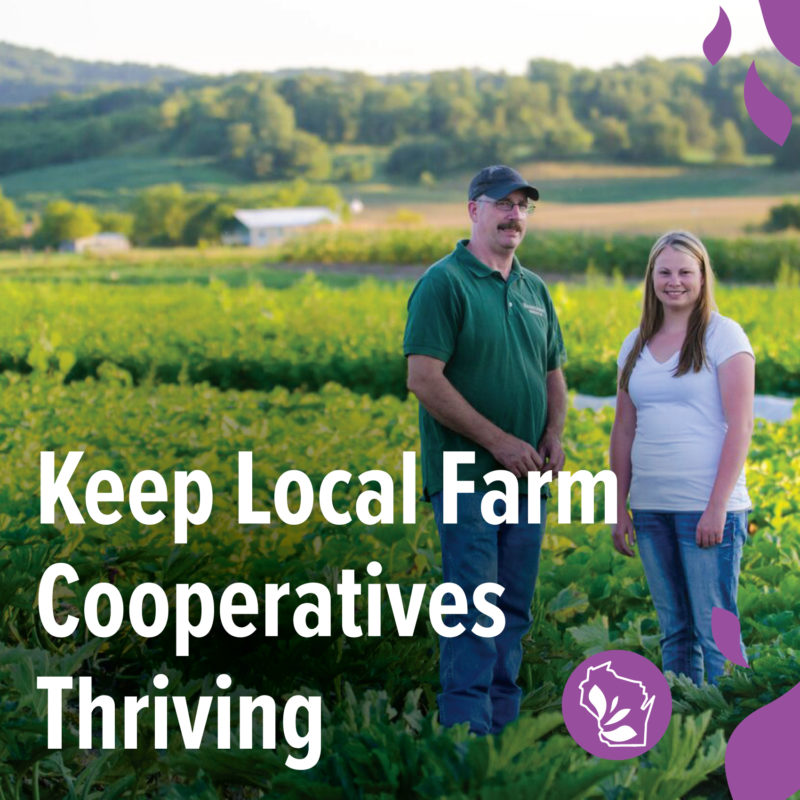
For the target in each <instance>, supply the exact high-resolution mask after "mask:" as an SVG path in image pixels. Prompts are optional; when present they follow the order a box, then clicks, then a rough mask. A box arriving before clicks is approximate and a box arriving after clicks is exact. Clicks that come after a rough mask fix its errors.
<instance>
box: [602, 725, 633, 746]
mask: <svg viewBox="0 0 800 800" xmlns="http://www.w3.org/2000/svg"><path fill="white" fill-rule="evenodd" d="M603 736H605V738H606V739H609V740H610V741H612V742H627V741H629V740H631V739H633V737H634V736H636V731H635V730H634V729H633V728H631V726H630V725H623V726H622V727H621V728H616V729H615V730H613V731H606V730H604V731H603Z"/></svg>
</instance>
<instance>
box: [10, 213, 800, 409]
mask: <svg viewBox="0 0 800 800" xmlns="http://www.w3.org/2000/svg"><path fill="white" fill-rule="evenodd" d="M406 233H407V229H405V228H398V230H397V234H398V237H399V238H402V236H403V235H405V234H406ZM107 270H108V265H106V274H107ZM62 277H65V276H62ZM156 277H157V276H156ZM186 277H187V273H186V272H183V273H182V275H180V274H179V275H178V276H177V278H176V280H177V281H180V282H182V281H185V280H186ZM550 288H551V293H552V296H553V301H554V303H555V307H556V310H557V311H558V314H559V319H560V322H561V327H562V330H563V332H564V339H565V342H566V343H567V348H568V355H569V357H568V361H567V364H566V374H567V380H568V383H569V385H570V386H571V387H572V388H573V389H575V390H578V391H581V392H584V393H588V394H595V395H610V394H613V393H614V391H615V380H616V371H617V368H616V357H617V352H618V348H619V345H620V343H621V342H622V340H623V339H624V338H625V336H626V335H627V334H628V332H629V331H630V330H631V329H633V328H634V327H635V326H636V324H637V323H638V319H639V314H640V310H639V309H640V303H641V290H640V289H633V288H626V287H625V286H620V285H613V286H607V285H603V284H602V283H601V282H600V281H599V279H597V278H595V279H593V280H592V282H591V283H589V284H587V285H586V286H577V285H566V284H554V285H552V286H551V287H550ZM409 291H410V284H405V283H402V284H399V285H397V284H379V283H375V282H372V281H366V282H363V283H361V284H360V285H359V286H358V287H356V288H353V289H349V290H347V291H342V290H340V289H335V288H331V287H330V286H326V285H324V284H323V283H322V282H320V281H317V280H315V279H313V278H312V277H310V276H309V277H307V278H305V279H303V280H301V281H299V282H296V283H294V284H293V285H292V286H290V287H289V288H286V289H268V288H265V287H264V286H262V285H259V284H253V285H245V286H238V287H232V286H229V285H227V284H226V283H224V282H222V281H219V280H215V281H213V282H211V283H208V281H207V277H205V279H204V280H203V281H202V282H196V283H194V284H192V285H180V283H175V282H174V281H173V282H169V283H167V282H163V283H158V282H156V283H153V282H152V278H151V280H150V283H149V285H148V284H146V283H143V285H139V286H131V285H121V286H118V285H114V282H108V283H105V284H100V283H86V284H83V285H80V284H79V285H74V284H69V283H58V284H53V283H48V282H42V281H40V282H26V281H22V280H14V281H8V282H6V284H5V288H4V292H3V293H2V295H0V310H2V313H3V318H4V319H5V320H6V326H4V328H3V329H1V330H0V368H2V369H6V370H13V371H18V372H22V373H27V372H29V371H31V370H34V371H37V372H52V371H55V372H59V373H62V374H63V377H64V379H65V380H67V381H74V380H81V379H83V378H85V377H87V376H94V375H96V374H97V372H98V369H99V368H100V366H101V365H102V364H104V363H112V364H115V365H117V366H118V367H121V368H122V369H124V370H125V371H126V372H127V373H129V375H130V378H131V380H132V381H133V382H134V383H139V382H142V381H147V380H151V381H156V382H159V383H161V382H166V383H172V382H177V381H180V382H186V381H188V382H191V383H201V382H204V381H208V382H210V383H212V384H213V385H215V386H220V387H223V388H237V389H251V388H252V389H268V388H271V387H273V386H276V385H284V386H289V387H299V386H305V387H310V388H318V387H320V386H323V385H324V384H325V383H327V382H328V381H336V382H338V383H341V384H344V385H346V386H349V387H351V388H353V389H354V390H357V391H361V392H366V393H369V394H371V395H374V396H379V395H383V394H394V395H397V396H401V397H404V396H405V394H406V387H405V360H404V359H403V356H402V353H401V345H400V342H401V341H402V333H403V327H404V324H405V313H406V312H405V308H406V301H407V298H408V294H409ZM797 294H798V289H796V288H794V289H791V288H786V289H784V290H782V292H781V302H776V300H775V295H774V290H772V289H769V288H764V287H759V288H748V289H738V290H737V289H728V290H726V289H724V288H723V289H721V290H720V291H719V292H718V301H719V305H720V308H721V310H722V312H723V313H725V314H727V315H729V316H731V317H733V318H734V319H736V320H738V321H739V322H740V323H741V324H742V325H743V327H744V329H745V330H746V331H747V333H748V334H749V336H750V339H751V342H752V344H753V348H754V350H755V354H756V360H757V363H758V370H757V378H756V380H757V388H758V389H759V391H762V392H767V393H776V392H780V393H786V394H794V393H797V392H798V389H800V349H798V347H797V344H796V342H795V341H794V340H793V339H792V338H791V337H786V336H783V335H782V333H781V332H782V331H784V330H788V329H791V326H792V324H793V322H792V320H793V313H794V307H795V305H796V304H797V302H800V299H798V297H797ZM209 320H213V321H214V327H213V328H210V327H209ZM65 365H66V366H65Z"/></svg>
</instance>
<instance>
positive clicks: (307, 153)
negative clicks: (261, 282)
mask: <svg viewBox="0 0 800 800" xmlns="http://www.w3.org/2000/svg"><path fill="white" fill-rule="evenodd" d="M751 60H752V57H750V56H742V57H738V58H737V57H727V58H725V59H723V61H721V62H720V63H719V64H717V65H716V66H713V67H712V66H711V65H709V64H708V63H707V62H705V61H704V60H702V59H671V60H667V61H659V60H656V59H652V58H647V59H644V60H641V61H638V62H637V63H635V64H633V65H631V66H614V67H610V68H607V69H602V70H589V69H583V68H577V67H573V66H571V65H569V64H565V63H560V62H554V61H547V60H534V61H531V62H530V63H529V65H528V69H527V72H526V74H525V75H507V74H505V73H499V74H494V73H487V72H480V71H469V70H455V71H450V72H436V73H432V74H429V75H421V74H419V75H418V74H413V75H400V76H392V77H385V78H377V77H373V76H369V75H366V74H363V73H322V74H312V73H308V74H305V73H302V74H293V75H288V76H282V77H279V76H268V75H262V74H240V75H236V76H232V77H224V78H205V77H203V78H201V77H198V78H194V79H191V80H189V81H185V82H182V83H180V84H158V83H152V84H149V85H147V86H142V87H135V88H123V89H117V90H114V91H110V92H102V93H98V94H95V95H92V96H84V97H59V98H56V99H53V100H51V101H50V102H48V103H46V104H43V105H38V106H30V107H25V108H17V109H6V110H2V111H0V174H3V173H10V172H14V171H18V170H23V169H28V168H32V167H38V166H44V165H47V164H56V163H65V162H70V161H79V160H82V159H85V158H88V157H94V156H101V155H110V154H114V153H118V152H120V151H124V148H125V147H129V146H131V145H134V144H135V145H136V146H137V152H140V153H142V154H145V153H146V154H178V155H189V156H192V155H196V156H206V157H207V156H211V157H213V158H215V159H216V160H217V161H218V163H220V164H221V165H223V166H225V167H228V168H229V169H231V170H232V171H234V172H237V173H239V174H241V175H242V176H244V177H246V178H253V179H291V178H295V177H305V178H308V179H313V180H327V179H335V180H352V181H358V180H365V179H368V178H369V177H370V176H371V170H372V166H373V160H374V159H371V158H370V157H369V155H368V153H369V152H380V153H381V154H385V158H386V162H385V163H386V169H387V171H388V173H389V174H390V175H393V176H396V177H400V178H403V179H409V180H418V179H419V177H420V175H423V174H425V173H428V174H430V175H433V176H440V175H443V174H446V173H448V172H451V171H454V170H458V169H462V168H464V167H466V166H469V165H473V164H475V163H488V162H492V161H511V162H519V161H522V160H527V159H541V158H547V159H558V158H576V157H586V156H589V157H602V158H607V159H612V160H620V161H630V162H639V163H658V162H670V163H676V162H681V161H684V160H707V161H714V162H716V163H737V162H739V161H742V160H743V159H744V157H745V155H746V154H772V155H774V156H775V160H776V162H777V163H779V164H780V165H782V166H788V167H793V166H800V133H796V134H794V135H793V136H791V137H790V140H789V141H788V142H787V143H786V144H785V145H784V147H783V148H779V147H777V146H776V145H774V144H773V143H772V142H771V141H770V140H768V139H767V138H766V137H765V136H764V135H763V134H762V133H761V132H760V131H759V130H758V129H757V128H756V127H755V125H753V123H752V122H751V120H750V119H749V117H748V115H747V111H746V109H745V106H744V100H743V95H742V87H743V83H744V78H745V74H746V72H747V69H748V67H749V65H750V62H751ZM757 63H758V70H759V74H760V76H761V78H762V80H763V81H764V83H765V84H766V85H767V87H768V88H769V89H770V91H772V92H773V93H774V94H776V95H777V96H779V97H781V98H782V99H783V100H784V101H785V102H787V103H788V104H789V106H790V107H791V108H792V110H793V111H794V112H798V111H800V75H798V73H797V70H796V69H795V68H794V67H793V66H792V65H791V64H789V63H788V62H786V61H785V60H783V59H782V58H781V57H780V56H778V55H777V54H759V55H758V57H757ZM343 145H350V146H355V145H361V146H366V147H365V148H364V150H365V151H366V152H367V154H366V155H365V154H363V152H364V150H362V151H359V150H357V148H351V152H355V153H358V154H353V155H349V156H348V155H341V150H342V147H341V146H343ZM370 147H371V148H373V150H372V151H370Z"/></svg>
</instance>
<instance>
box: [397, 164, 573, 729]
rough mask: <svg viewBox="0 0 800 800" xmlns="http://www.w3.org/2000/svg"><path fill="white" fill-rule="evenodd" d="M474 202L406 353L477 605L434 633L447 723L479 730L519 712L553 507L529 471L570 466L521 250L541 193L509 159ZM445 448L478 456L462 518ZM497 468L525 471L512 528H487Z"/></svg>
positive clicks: (549, 311) (541, 312)
mask: <svg viewBox="0 0 800 800" xmlns="http://www.w3.org/2000/svg"><path fill="white" fill-rule="evenodd" d="M468 198H469V202H468V203H467V211H468V212H469V218H470V220H471V221H472V234H471V236H470V238H469V240H464V241H461V242H459V243H458V245H457V246H456V249H455V250H454V251H453V252H452V253H450V255H448V256H446V257H445V258H443V259H442V260H441V261H438V262H437V263H436V264H434V265H433V266H432V267H430V268H429V269H428V270H427V272H426V273H425V274H424V275H423V276H422V278H420V280H419V282H418V283H417V285H416V287H415V288H414V291H413V292H412V294H411V297H410V299H409V302H408V323H407V326H406V332H405V338H404V342H403V349H404V352H405V354H406V356H407V357H408V388H409V389H410V390H411V391H412V392H413V393H414V394H415V395H416V396H417V398H418V399H419V402H420V433H421V440H422V473H423V484H424V493H425V497H426V498H428V499H430V501H431V503H432V505H433V511H434V517H435V519H436V525H437V527H438V529H439V536H440V539H441V545H442V571H443V576H444V580H445V581H447V582H451V581H452V582H454V583H457V584H459V585H460V586H461V588H462V589H463V590H464V592H465V594H466V596H467V598H468V604H469V607H468V611H467V613H466V614H465V615H458V616H456V615H454V616H451V617H448V620H447V623H448V625H451V626H454V625H455V624H456V623H457V622H460V623H462V624H463V625H464V626H465V631H464V632H463V633H462V634H461V635H459V636H458V637H455V638H445V637H440V678H441V683H442V692H441V694H440V695H439V697H438V701H439V717H440V720H441V721H442V723H443V724H444V725H455V724H457V723H460V722H469V724H470V730H472V731H473V732H475V733H479V734H484V733H489V732H497V731H499V730H500V729H501V728H502V727H503V726H504V725H505V724H506V723H508V722H510V721H511V720H513V719H516V717H517V716H518V714H519V706H520V700H521V696H522V690H521V689H520V688H519V687H518V686H517V683H516V679H517V676H518V674H519V668H520V664H521V662H522V637H523V636H525V634H526V633H527V632H528V630H529V628H530V624H531V619H532V617H531V613H530V607H531V601H532V599H533V590H534V585H535V582H536V574H537V571H538V566H539V551H540V549H541V542H542V536H543V534H544V519H545V515H546V511H545V507H544V503H545V498H538V497H536V498H530V499H528V497H527V494H526V492H527V473H528V472H529V471H536V470H539V471H546V470H548V469H551V470H553V473H554V474H555V473H556V472H557V471H558V470H559V469H561V467H562V466H563V464H564V453H563V450H562V448H561V441H560V438H561V431H562V429H563V426H564V416H565V413H566V384H565V382H564V377H563V374H562V372H561V369H560V367H561V365H562V363H563V361H564V359H565V352H564V347H563V342H562V338H561V330H560V328H559V325H558V320H557V319H556V314H555V311H554V310H553V304H552V301H551V299H550V295H549V293H548V291H547V288H546V287H545V285H544V283H543V281H542V280H541V279H540V278H539V277H538V276H536V275H534V274H533V273H532V272H530V271H529V270H527V269H525V268H523V267H521V266H520V264H519V261H518V260H517V258H516V256H515V255H514V253H515V251H516V249H517V247H518V246H519V244H520V243H521V242H522V239H523V237H524V235H525V228H526V223H527V217H528V214H529V213H530V212H531V211H532V210H533V206H532V204H531V201H532V200H537V199H538V198H539V192H538V191H537V190H536V189H535V188H534V187H533V186H531V185H530V184H529V183H528V182H527V181H525V179H524V178H522V176H521V175H520V174H519V173H518V172H516V171H515V170H513V169H511V168H510V167H506V166H492V167H486V168H485V169H482V170H481V171H480V172H479V173H478V174H477V175H476V176H475V177H474V178H473V179H472V182H471V183H470V185H469V192H468ZM444 451H474V453H475V463H474V464H472V465H469V464H467V465H461V466H460V467H459V471H458V478H459V480H472V481H474V482H475V489H476V494H474V495H470V494H459V495H458V507H457V520H458V521H457V523H450V522H448V523H445V522H444V521H443V502H442V453H443V452H444ZM495 469H505V470H508V471H510V472H512V473H513V474H514V475H515V476H516V477H517V478H519V479H521V480H519V489H520V493H521V496H520V503H519V518H518V523H517V524H508V523H504V524H501V525H494V524H490V523H488V522H486V521H485V520H484V518H483V515H482V514H481V498H482V496H483V493H484V492H485V491H486V489H487V484H486V482H485V481H484V480H483V476H484V475H485V474H486V473H488V472H491V471H492V470H495ZM493 489H495V490H496V489H497V486H496V485H495V486H493ZM528 503H541V511H540V519H541V522H540V523H538V524H537V523H528V508H527V506H528ZM496 513H498V514H502V504H501V505H500V506H498V508H497V509H496ZM486 582H497V583H499V584H500V585H501V586H503V587H504V592H503V594H502V596H501V597H500V598H499V599H498V600H497V606H498V607H499V608H500V609H501V610H502V611H503V615H504V617H505V628H504V629H503V631H502V633H500V634H499V635H498V636H496V637H493V638H482V637H480V636H478V635H476V634H475V633H472V632H470V631H471V628H472V627H473V625H474V624H475V623H476V622H477V623H480V624H482V625H487V624H488V618H483V617H482V615H480V614H479V613H478V612H477V610H476V608H475V606H474V604H473V603H472V595H473V592H474V590H475V588H476V587H477V586H478V585H479V584H481V583H486Z"/></svg>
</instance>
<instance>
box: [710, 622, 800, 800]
mask: <svg viewBox="0 0 800 800" xmlns="http://www.w3.org/2000/svg"><path fill="white" fill-rule="evenodd" d="M715 610H716V609H715ZM798 717H800V683H798V684H797V685H796V686H795V687H794V688H792V689H790V690H789V691H788V692H786V694H784V695H782V696H781V697H779V698H778V699H777V700H773V701H772V702H771V703H768V704H767V705H765V706H762V707H761V708H759V709H758V710H757V711H754V712H753V713H752V714H750V716H749V717H745V718H744V719H743V720H742V721H741V722H740V723H739V724H738V725H737V726H736V728H735V729H734V731H733V733H732V734H731V738H730V739H729V740H728V747H727V749H726V751H725V774H726V775H727V777H728V788H729V789H730V791H731V797H732V798H733V800H753V798H758V800H785V798H787V797H790V796H791V795H793V794H794V792H796V791H798V790H800V759H798V758H797V719H798Z"/></svg>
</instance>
